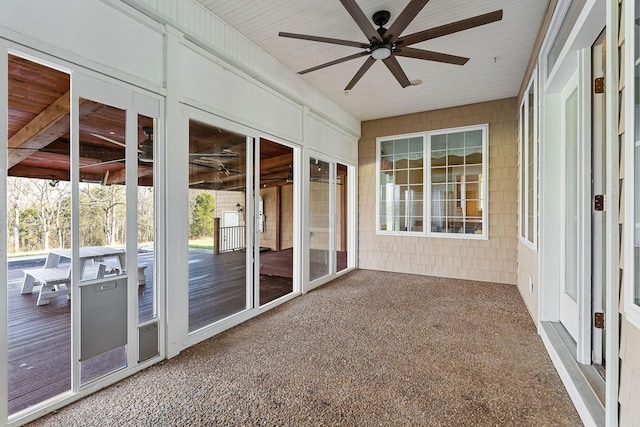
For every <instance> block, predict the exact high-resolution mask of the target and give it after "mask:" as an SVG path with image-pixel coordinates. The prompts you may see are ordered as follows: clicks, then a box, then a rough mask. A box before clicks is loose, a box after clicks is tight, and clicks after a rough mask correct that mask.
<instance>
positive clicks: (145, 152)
mask: <svg viewBox="0 0 640 427" xmlns="http://www.w3.org/2000/svg"><path fill="white" fill-rule="evenodd" d="M142 131H143V132H144V134H145V135H147V139H145V140H144V141H142V142H141V143H140V147H139V149H140V151H139V153H138V159H140V161H141V162H153V139H152V137H153V127H152V126H144V127H143V128H142Z"/></svg>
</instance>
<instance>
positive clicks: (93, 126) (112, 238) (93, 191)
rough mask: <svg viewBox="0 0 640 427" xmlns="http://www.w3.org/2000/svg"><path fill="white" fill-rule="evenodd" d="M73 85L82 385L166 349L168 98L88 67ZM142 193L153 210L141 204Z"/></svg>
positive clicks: (74, 280) (76, 356) (76, 378)
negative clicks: (157, 210)
mask: <svg viewBox="0 0 640 427" xmlns="http://www.w3.org/2000/svg"><path fill="white" fill-rule="evenodd" d="M72 87H73V93H74V96H73V99H72V104H71V117H72V118H73V120H72V126H71V194H72V199H71V200H72V202H71V203H72V212H77V215H75V216H73V215H72V239H71V247H70V249H68V250H66V252H68V254H67V253H63V254H62V255H68V256H69V258H70V259H71V284H72V286H71V299H72V301H74V304H73V305H72V319H73V330H72V343H73V346H72V347H73V349H72V355H73V366H72V384H73V385H74V388H78V387H82V386H84V385H87V384H89V383H93V382H95V381H102V382H113V381H115V380H114V379H109V377H110V376H111V375H112V374H114V373H116V372H118V371H121V370H124V369H126V368H131V367H134V366H136V365H137V364H138V363H141V362H144V361H146V360H149V359H152V358H154V357H155V356H159V355H160V346H159V343H158V339H159V336H160V334H159V331H158V327H159V325H158V316H159V312H158V308H157V307H158V306H159V304H158V302H157V298H158V292H157V291H156V290H155V289H157V287H156V286H155V284H154V282H155V280H154V279H153V276H154V274H153V265H154V263H155V257H154V254H155V244H154V242H155V236H154V231H155V227H154V223H155V217H154V205H155V201H154V200H155V199H154V197H153V189H154V185H153V183H154V181H153V171H154V163H155V160H157V159H155V155H154V154H155V152H156V151H157V150H156V149H155V148H154V147H155V145H154V143H153V139H152V138H153V135H154V134H155V135H156V136H157V130H158V126H156V121H157V118H158V117H159V113H160V103H159V100H157V99H151V98H148V97H145V96H143V95H140V94H136V93H133V92H132V91H131V90H130V89H127V88H123V87H119V86H115V85H113V84H109V83H106V82H103V81H100V80H96V79H93V78H90V77H87V76H84V75H77V76H74V79H73V84H72ZM97 147H99V148H97ZM139 190H143V192H144V193H145V194H147V195H146V196H143V195H141V194H140V193H139ZM148 194H151V196H149V195H148ZM139 200H140V203H141V204H142V203H143V202H145V201H147V202H148V203H150V208H149V209H146V210H144V209H143V210H140V209H138V206H139V205H138V201H139ZM138 224H146V225H145V226H144V228H143V229H142V228H139V225H138ZM142 236H144V238H143V239H144V240H145V241H144V242H140V239H141V238H142ZM139 243H144V247H145V249H144V250H142V248H141V249H140V250H139ZM149 253H150V255H149ZM147 270H149V271H147ZM147 276H148V279H147ZM139 288H143V289H144V290H143V291H140V290H139ZM145 291H146V298H147V299H148V301H146V302H145V303H144V304H142V299H143V296H144V295H145ZM139 296H140V298H139ZM147 305H148V306H149V307H146V306H147Z"/></svg>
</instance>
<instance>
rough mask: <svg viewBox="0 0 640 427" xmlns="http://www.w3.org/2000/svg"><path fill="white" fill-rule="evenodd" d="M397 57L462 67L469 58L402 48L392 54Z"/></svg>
mask: <svg viewBox="0 0 640 427" xmlns="http://www.w3.org/2000/svg"><path fill="white" fill-rule="evenodd" d="M394 54H395V55H397V56H404V57H407V58H416V59H425V60H427V61H435V62H444V63H445V64H455V65H464V64H466V63H467V61H469V58H465V57H463V56H455V55H449V54H446V53H440V52H433V51H431V50H422V49H415V48H412V47H404V48H401V49H396V50H395V52H394Z"/></svg>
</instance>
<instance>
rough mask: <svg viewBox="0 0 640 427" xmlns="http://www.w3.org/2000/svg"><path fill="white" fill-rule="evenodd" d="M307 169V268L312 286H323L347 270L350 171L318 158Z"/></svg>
mask: <svg viewBox="0 0 640 427" xmlns="http://www.w3.org/2000/svg"><path fill="white" fill-rule="evenodd" d="M308 167H309V169H308V171H309V175H308V176H309V181H308V185H309V189H308V195H309V210H308V212H309V214H308V239H309V240H308V248H309V249H308V253H307V266H308V271H309V282H310V283H313V282H314V281H315V282H316V283H320V282H324V281H322V280H321V279H323V278H327V277H330V276H331V275H334V274H335V273H337V272H340V271H342V270H345V269H346V268H347V267H348V247H349V239H348V235H349V233H348V223H349V186H348V185H349V180H348V171H349V167H348V166H346V165H344V164H341V163H338V162H335V161H331V160H327V159H324V160H323V159H321V158H320V157H319V156H318V157H314V156H311V157H309V163H308ZM312 287H313V285H312Z"/></svg>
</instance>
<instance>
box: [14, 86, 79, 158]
mask: <svg viewBox="0 0 640 427" xmlns="http://www.w3.org/2000/svg"><path fill="white" fill-rule="evenodd" d="M70 107H71V91H68V92H67V93H65V94H64V95H62V96H61V97H60V98H58V99H57V100H55V101H54V102H53V104H51V105H49V106H48V107H47V108H45V109H44V110H43V111H42V112H41V113H40V114H38V115H37V116H36V117H35V118H34V119H33V120H31V121H30V122H29V123H27V124H26V125H24V126H23V127H22V129H20V130H19V131H18V132H16V133H15V135H13V136H12V137H11V139H9V143H8V146H9V159H8V166H7V167H9V168H11V167H13V166H15V165H17V164H18V163H20V162H21V161H22V160H24V159H26V158H27V157H29V156H30V155H32V154H33V153H34V152H36V151H38V150H40V149H41V148H43V147H46V146H47V145H49V144H50V143H52V142H53V141H55V140H56V139H58V138H60V137H61V136H62V135H64V134H65V133H67V132H68V131H69V126H70V123H69V111H70Z"/></svg>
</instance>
